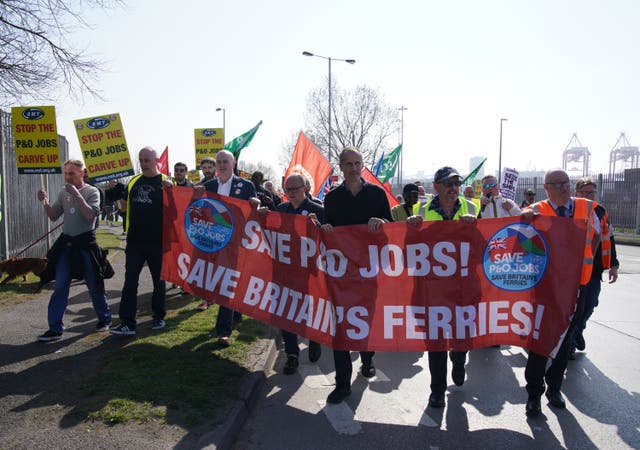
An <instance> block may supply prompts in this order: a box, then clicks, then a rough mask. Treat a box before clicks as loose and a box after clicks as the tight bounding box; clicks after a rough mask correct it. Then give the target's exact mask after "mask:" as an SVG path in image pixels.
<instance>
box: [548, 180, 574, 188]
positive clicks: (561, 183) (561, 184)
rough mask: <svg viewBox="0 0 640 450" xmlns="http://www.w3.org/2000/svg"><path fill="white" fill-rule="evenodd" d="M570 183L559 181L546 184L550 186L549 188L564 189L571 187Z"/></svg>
mask: <svg viewBox="0 0 640 450" xmlns="http://www.w3.org/2000/svg"><path fill="white" fill-rule="evenodd" d="M569 183H570V181H569V180H567V181H558V182H556V183H545V184H548V185H549V186H553V187H554V188H556V189H562V188H563V187H567V186H569Z"/></svg>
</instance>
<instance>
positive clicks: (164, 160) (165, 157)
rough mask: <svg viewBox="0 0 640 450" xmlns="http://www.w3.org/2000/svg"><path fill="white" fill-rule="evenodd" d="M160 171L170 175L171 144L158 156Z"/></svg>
mask: <svg viewBox="0 0 640 450" xmlns="http://www.w3.org/2000/svg"><path fill="white" fill-rule="evenodd" d="M158 171H159V172H160V173H163V174H165V175H166V176H169V146H168V145H167V146H166V147H165V148H164V151H163V152H162V155H160V158H158Z"/></svg>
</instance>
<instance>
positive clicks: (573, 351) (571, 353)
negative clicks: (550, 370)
mask: <svg viewBox="0 0 640 450" xmlns="http://www.w3.org/2000/svg"><path fill="white" fill-rule="evenodd" d="M569 359H570V360H571V361H573V360H575V359H576V349H575V348H571V350H569Z"/></svg>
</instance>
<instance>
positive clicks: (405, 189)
mask: <svg viewBox="0 0 640 450" xmlns="http://www.w3.org/2000/svg"><path fill="white" fill-rule="evenodd" d="M418 191H419V189H418V186H416V185H415V184H413V183H409V184H405V185H404V187H403V188H402V193H403V194H408V193H409V192H418Z"/></svg>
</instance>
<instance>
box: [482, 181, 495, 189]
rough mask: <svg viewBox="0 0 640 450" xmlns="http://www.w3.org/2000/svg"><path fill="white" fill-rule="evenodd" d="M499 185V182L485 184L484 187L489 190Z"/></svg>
mask: <svg viewBox="0 0 640 450" xmlns="http://www.w3.org/2000/svg"><path fill="white" fill-rule="evenodd" d="M497 185H498V182H497V181H494V182H493V183H485V184H483V185H482V187H483V188H485V189H489V188H492V187H496V186H497Z"/></svg>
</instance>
